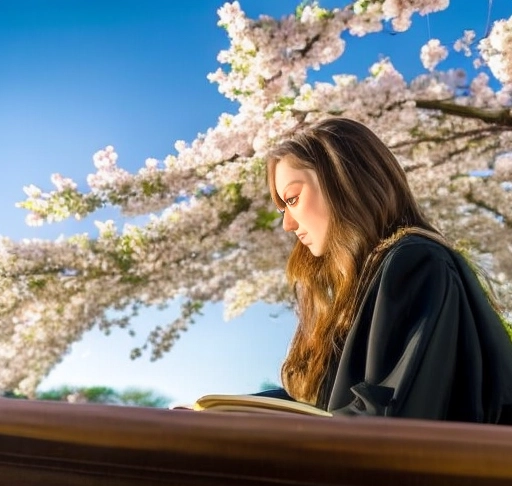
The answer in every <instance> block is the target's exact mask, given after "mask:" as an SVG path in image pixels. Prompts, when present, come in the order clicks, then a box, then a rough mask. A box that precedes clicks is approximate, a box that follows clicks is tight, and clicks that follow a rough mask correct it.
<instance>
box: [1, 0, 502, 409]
mask: <svg viewBox="0 0 512 486" xmlns="http://www.w3.org/2000/svg"><path fill="white" fill-rule="evenodd" d="M222 3H223V2H222V1H220V0H200V1H196V2H182V1H177V0H1V1H0V107H1V109H0V167H1V169H2V177H0V205H1V207H2V211H0V234H2V235H5V236H8V237H10V238H13V239H20V238H25V237H28V238H31V237H37V238H52V239H53V238H56V237H57V236H59V235H60V234H68V235H69V234H72V233H73V232H78V231H79V232H83V231H89V232H90V233H91V234H94V231H95V229H94V227H93V226H92V223H91V221H85V222H80V223H78V222H73V221H72V222H68V223H65V224H60V225H50V226H45V227H42V228H29V227H27V226H25V224H24V217H25V214H24V212H23V211H22V210H20V209H16V208H15V207H14V203H15V202H17V201H19V200H22V199H23V198H24V194H23V191H22V187H23V186H24V185H27V184H29V183H34V184H36V185H39V186H41V187H43V188H50V175H51V174H52V173H54V172H59V173H61V174H63V175H64V176H69V177H72V178H73V179H74V180H75V181H77V182H78V183H79V185H81V186H83V185H84V183H85V180H86V177H87V174H89V173H90V172H92V171H93V169H94V166H93V164H92V155H93V154H94V152H96V151H97V150H99V149H101V148H103V147H104V146H106V145H109V144H111V145H114V146H115V148H116V151H117V152H118V153H119V164H120V165H121V166H122V167H124V168H127V169H128V170H130V169H131V170H132V171H133V170H136V169H138V168H139V167H140V166H141V165H142V164H143V163H144V160H145V159H146V158H147V157H155V158H159V159H162V158H164V157H165V156H166V155H167V154H169V153H172V152H173V146H174V142H175V141H176V140H179V139H183V140H186V141H192V140H193V139H194V138H195V136H196V135H197V133H198V132H204V131H206V130H207V128H208V127H210V126H214V125H215V124H216V120H217V118H218V116H219V115H220V114H221V113H222V112H223V111H235V110H236V106H234V105H233V104H231V103H230V102H229V101H228V100H226V99H225V98H223V97H222V95H220V94H219V93H218V92H217V87H216V85H213V84H210V83H209V82H208V81H207V79H206V75H207V73H209V72H211V71H214V70H215V69H216V68H217V67H218V63H217V61H216V56H217V53H218V51H219V50H220V49H222V48H225V47H227V46H228V41H227V37H226V35H225V32H224V31H223V30H222V29H221V28H219V27H217V25H216V23H217V20H218V18H217V14H216V10H217V9H218V8H219V7H220V6H221V5H222ZM240 3H241V5H242V8H243V9H244V10H245V11H246V12H247V13H248V15H249V16H250V17H255V16H257V15H259V14H262V13H265V14H269V15H273V16H276V15H277V16H281V15H283V14H286V13H290V12H292V11H293V10H294V8H295V6H296V5H297V3H298V1H290V0H280V1H275V0H245V1H244V0H241V2H240ZM340 3H343V2H338V1H336V0H329V1H324V2H321V4H322V5H324V6H326V7H332V6H335V5H339V4H340ZM487 8H488V2H487V0H473V1H472V2H467V1H466V0H456V1H454V2H452V6H451V7H450V9H449V10H448V11H447V12H446V13H444V14H441V15H435V16H431V17H430V19H427V18H420V19H418V21H417V23H416V25H415V28H414V29H412V30H411V31H409V32H407V33H405V34H400V35H391V34H390V33H389V32H384V33H381V34H376V35H372V36H368V37H366V38H363V39H355V40H350V39H349V42H348V45H347V52H346V54H345V55H344V56H343V57H342V58H341V59H340V60H339V61H338V62H337V63H336V65H334V66H329V67H327V68H326V69H323V70H321V71H320V72H319V73H314V79H322V80H328V79H330V75H332V74H333V73H336V72H350V73H354V74H357V75H358V76H365V75H366V73H367V69H368V67H369V66H370V65H371V64H372V63H373V62H374V61H376V60H377V59H378V58H379V56H389V57H391V59H392V61H393V62H394V64H395V65H396V66H397V67H398V68H399V69H400V70H402V72H403V73H404V74H405V75H406V76H407V77H411V76H413V75H416V74H419V73H421V72H423V68H422V67H421V64H420V61H419V56H418V52H419V48H420V46H421V45H422V44H424V43H425V42H426V41H427V40H428V39H429V37H439V38H441V39H442V40H444V41H446V42H453V41H454V40H455V39H456V38H458V37H459V36H460V35H461V34H462V31H463V29H464V28H474V29H476V31H477V35H479V36H480V35H482V34H483V32H484V30H485V27H486V19H487ZM511 13H512V6H511V4H510V0H495V1H494V2H492V14H493V17H494V18H497V17H509V16H510V14H511ZM463 61H464V59H463V58H462V57H461V56H458V57H455V62H456V63H457V64H458V65H459V64H461V62H463ZM440 67H441V68H443V67H444V65H441V66H440ZM104 214H108V215H111V212H108V211H107V212H105V213H104ZM174 312H175V310H174ZM274 314H277V315H278V317H275V316H274ZM172 315H173V309H172V308H171V309H170V310H168V311H166V312H165V313H163V312H157V311H149V312H147V313H145V314H144V315H142V316H140V317H139V319H138V322H137V329H139V331H140V332H139V334H140V335H141V336H142V335H143V328H144V326H146V325H151V324H152V323H165V322H167V321H168V320H169V319H172ZM293 326H294V319H293V316H292V315H290V313H287V312H285V311H284V310H283V309H281V308H279V307H269V306H264V305H261V304H260V305H256V306H254V307H253V308H251V309H249V310H248V311H247V312H246V313H245V314H244V315H243V316H242V317H241V318H239V319H236V320H233V321H230V322H227V323H226V322H224V321H223V320H222V308H221V306H220V305H212V306H208V307H207V309H206V312H205V315H204V316H203V317H202V318H201V319H199V320H198V321H197V323H196V324H195V326H193V328H192V329H191V330H190V331H189V332H187V333H185V334H184V335H183V336H182V339H180V341H179V342H178V344H177V345H176V346H175V348H174V349H173V350H172V351H171V352H170V353H169V355H168V356H167V357H166V358H164V359H163V360H160V361H159V362H156V363H150V362H149V360H148V358H147V357H146V356H145V357H143V358H141V359H139V360H136V361H130V360H129V358H128V356H129V351H130V349H131V348H132V347H133V346H134V345H135V344H137V342H136V339H135V340H134V338H131V337H129V336H128V335H127V334H126V333H124V332H122V331H118V332H114V333H113V334H112V335H111V336H109V337H104V336H103V335H101V334H100V333H99V332H97V331H92V332H90V333H89V334H87V335H86V336H85V338H84V339H83V340H82V341H81V342H80V343H77V344H75V345H74V346H73V349H72V351H71V353H70V354H68V355H67V356H66V357H65V358H64V360H63V361H62V363H60V364H59V365H58V366H56V368H55V369H54V370H53V372H52V373H51V374H50V375H49V377H48V378H47V379H46V380H45V381H44V382H43V384H42V388H48V387H50V386H56V385H60V384H64V383H67V384H78V385H108V386H115V387H119V388H123V387H126V386H129V385H134V386H139V387H149V388H153V389H155V390H157V391H160V392H162V393H165V394H167V395H168V396H170V397H172V398H174V399H175V400H176V401H178V402H190V401H192V400H193V399H194V398H195V397H197V396H199V395H202V394H204V393H209V392H227V393H228V392H229V393H236V392H239V393H245V392H251V391H257V389H258V388H259V386H260V384H261V383H262V382H263V381H265V380H270V381H274V382H275V381H277V380H278V376H279V367H280V363H281V361H282V359H283V357H284V355H285V353H286V348H287V346H288V341H289V339H290V337H291V334H292V332H293Z"/></svg>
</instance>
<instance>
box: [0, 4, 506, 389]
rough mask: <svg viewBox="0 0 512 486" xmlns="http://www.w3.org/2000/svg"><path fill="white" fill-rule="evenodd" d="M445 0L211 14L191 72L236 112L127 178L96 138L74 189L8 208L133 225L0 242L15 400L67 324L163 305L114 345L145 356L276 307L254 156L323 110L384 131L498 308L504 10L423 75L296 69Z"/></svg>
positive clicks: (1, 381) (277, 276)
mask: <svg viewBox="0 0 512 486" xmlns="http://www.w3.org/2000/svg"><path fill="white" fill-rule="evenodd" d="M344 4H346V2H344ZM448 4H449V0H410V1H407V2H406V1H403V0H357V1H355V2H354V3H352V4H350V5H348V6H347V5H345V6H343V7H340V8H337V9H333V10H326V9H323V8H322V7H321V6H320V5H318V4H316V3H313V2H304V3H302V4H301V5H300V6H299V7H298V8H297V10H296V12H295V13H293V14H291V15H289V16H287V17H283V18H281V19H274V18H271V17H267V16H261V17H259V18H258V19H255V20H253V19H249V18H247V17H246V16H245V14H244V13H243V11H242V10H241V7H240V5H239V4H238V2H233V3H231V4H225V5H224V6H223V7H222V8H220V9H219V11H218V13H219V17H220V20H219V25H220V26H221V27H223V28H225V29H226V32H227V35H228V36H229V40H230V46H229V48H228V49H226V50H224V51H222V52H220V54H219V56H218V60H219V62H220V63H221V64H222V65H223V66H225V67H224V68H219V69H218V70H217V71H216V72H215V73H212V74H210V75H209V79H210V81H212V82H214V83H217V84H218V88H219V91H220V92H221V93H222V94H223V95H225V96H226V97H227V98H229V99H230V100H232V101H233V102H235V104H236V106H237V111H236V113H234V114H226V113H224V114H221V115H220V116H219V119H218V124H217V126H215V127H213V128H210V129H208V130H206V131H205V133H203V134H200V135H198V137H197V138H196V139H195V140H194V141H193V142H192V143H189V144H187V143H185V142H182V141H179V142H177V143H176V144H175V149H176V151H175V153H174V154H172V155H169V156H168V157H167V158H166V159H165V160H163V161H159V160H155V159H148V160H146V161H145V164H144V166H143V167H142V168H141V169H140V170H139V171H138V172H137V173H133V174H131V173H128V172H126V171H125V170H123V169H122V168H120V167H119V166H118V165H117V154H116V152H115V150H114V148H113V147H111V146H109V147H106V148H105V149H103V150H100V151H99V152H97V153H96V154H95V155H94V165H95V168H96V171H95V172H94V173H93V174H91V175H90V176H89V177H88V185H89V188H88V190H86V191H79V190H78V189H77V185H76V184H75V183H74V182H73V181H72V180H70V179H67V178H65V177H63V176H61V175H58V174H54V175H53V176H52V182H53V184H54V186H55V187H54V189H53V190H51V191H48V192H45V191H43V190H42V189H40V188H38V187H35V186H28V187H26V188H25V191H26V193H27V199H26V200H25V201H23V202H22V203H20V204H19V205H20V206H21V207H22V208H25V209H27V210H28V211H29V213H30V214H29V216H28V217H27V222H28V223H29V224H32V225H40V224H43V223H49V222H56V221H61V220H64V219H66V218H73V217H74V218H77V219H80V218H84V217H86V216H88V215H90V214H94V213H95V211H97V210H98V209H100V208H103V207H105V206H115V207H117V208H119V209H120V210H121V211H122V213H123V214H124V215H127V216H137V217H140V216H142V215H145V216H146V218H147V219H146V220H145V222H144V223H142V224H138V225H134V224H126V225H124V227H122V228H117V227H116V224H115V223H114V222H113V221H103V222H97V223H96V224H97V226H98V229H99V232H98V236H97V237H96V238H91V237H90V236H88V235H87V234H77V235H75V236H73V237H70V238H67V239H58V240H57V241H42V240H30V241H21V242H15V241H11V240H9V239H7V238H2V239H1V242H0V273H1V279H0V300H1V306H0V319H1V327H0V343H1V344H0V363H1V366H0V388H4V389H12V390H18V391H19V392H20V393H27V394H33V393H34V390H35V388H36V386H37V384H38V383H39V382H40V381H41V379H42V378H43V377H44V376H45V375H46V374H47V373H48V372H49V370H50V369H51V368H52V367H53V366H54V365H55V364H56V363H57V362H58V361H59V360H60V359H61V358H62V356H63V355H64V354H65V353H66V352H67V350H68V349H69V347H70V345H71V344H72V343H73V342H75V341H77V340H78V339H80V338H81V336H82V334H83V333H84V332H85V331H87V330H89V329H91V328H92V327H93V326H99V327H101V328H103V329H105V330H108V329H109V328H110V327H112V326H121V327H127V328H128V329H129V326H130V319H131V317H132V316H133V315H135V314H136V313H137V312H138V311H139V309H141V308H143V307H146V306H153V305H160V306H165V305H166V303H168V302H170V301H171V300H173V299H179V301H180V302H181V315H180V316H179V317H178V318H177V319H176V320H174V321H172V322H169V324H168V325H166V326H157V327H155V328H152V329H148V336H147V341H146V343H145V344H144V345H143V346H141V347H140V348H138V349H134V350H133V352H132V357H137V356H139V355H140V354H141V353H144V352H148V353H150V354H151V357H152V359H158V358H159V357H161V356H162V355H163V354H164V353H166V352H167V351H169V349H170V348H171V347H172V345H173V343H174V342H175V340H176V338H177V337H178V336H179V335H180V334H181V333H182V332H183V331H185V330H186V329H187V327H188V326H189V325H190V324H191V323H192V322H193V321H194V317H195V316H196V315H197V314H198V313H200V312H201V308H202V306H203V304H204V303H205V302H215V301H223V302H224V305H225V315H226V318H230V317H233V316H235V315H237V314H239V313H241V312H243V310H244V309H246V308H247V307H248V306H250V305H251V304H253V303H254V302H257V301H264V302H268V303H275V302H285V303H286V302H290V298H291V297H290V293H289V290H288V289H287V287H286V283H285V279H284V272H283V269H284V266H285V262H286V257H287V254H288V251H289V249H290V246H291V244H292V240H291V239H290V236H289V235H287V234H285V233H284V232H283V231H282V229H281V227H280V219H279V214H278V213H277V212H276V210H275V208H274V207H273V205H272V203H271V201H270V199H269V196H268V192H267V189H266V185H265V178H264V170H265V169H264V165H265V164H264V159H265V154H266V152H267V150H268V149H269V148H270V147H272V146H273V145H274V144H275V143H277V142H279V141H280V140H281V139H282V138H283V137H285V136H287V135H288V134H289V133H290V132H291V131H293V130H294V128H296V127H297V126H298V125H304V124H309V123H312V122H314V121H317V120H319V119H321V118H324V117H327V116H332V115H343V116H346V117H349V118H354V119H357V120H359V121H361V122H363V123H365V124H367V125H368V126H369V127H371V128H372V129H373V130H374V131H375V132H376V133H377V134H378V135H379V136H380V137H381V138H383V139H384V141H385V142H386V143H387V144H388V145H389V146H390V148H391V149H392V150H393V152H394V153H395V154H396V155H397V157H398V158H399V160H400V162H401V163H402V164H403V167H404V169H405V170H406V172H407V174H408V177H409V180H410V183H411V185H412V187H413V190H414V192H415V194H416V196H417V197H418V199H419V201H420V202H421V204H422V205H423V207H424V209H425V211H426V212H427V213H428V214H429V216H430V217H431V218H432V219H433V221H434V222H435V223H436V224H437V225H438V227H439V228H441V229H442V230H443V231H444V232H445V233H446V234H447V235H448V236H449V237H450V238H452V239H453V240H454V241H460V242H462V243H463V244H465V245H466V246H467V247H468V248H471V256H472V258H474V259H475V260H476V261H477V262H478V263H479V264H480V265H482V266H484V267H485V269H486V270H487V272H488V273H489V276H490V278H491V280H492V282H493V284H494V288H495V291H496V293H497V295H498V298H499V299H500V301H501V302H502V303H503V305H504V308H505V310H506V311H508V312H510V310H512V285H511V283H510V282H511V281H512V112H511V107H512V17H510V18H508V19H502V20H499V21H497V22H495V23H494V24H492V25H491V26H490V28H489V31H488V33H487V35H486V37H485V38H482V39H478V38H477V37H476V35H475V32H473V31H465V32H464V33H461V36H460V38H459V39H458V40H457V41H456V42H454V43H453V44H452V45H442V44H441V42H440V41H439V40H437V39H425V41H426V43H425V45H424V47H423V48H422V49H421V52H419V53H418V55H419V56H420V57H421V60H422V63H423V65H424V67H425V71H424V72H423V73H421V74H420V75H418V76H417V77H416V78H414V79H412V80H406V79H405V78H404V76H403V75H402V74H401V73H400V72H398V71H397V70H396V69H395V67H394V66H393V63H392V59H381V60H380V61H378V62H376V63H375V64H373V65H371V66H369V74H368V76H367V77H366V78H364V79H358V78H357V77H355V76H353V75H348V74H343V73H340V74H338V75H336V76H333V79H332V82H317V83H310V72H311V70H315V69H319V68H320V67H321V66H323V65H326V64H328V63H332V62H333V61H335V60H337V59H338V58H339V57H340V56H342V54H343V52H344V49H345V40H344V39H345V38H348V37H350V36H352V37H351V42H353V39H355V40H356V42H357V37H360V36H364V35H368V34H371V33H373V32H379V31H381V30H382V29H383V28H384V27H385V28H391V29H393V30H394V31H396V32H402V31H405V30H407V29H408V28H409V27H410V25H411V22H412V21H414V20H415V19H416V18H418V16H422V15H427V14H432V15H434V14H435V13H436V12H438V11H441V10H443V9H445V8H446V7H447V6H448ZM342 34H343V37H342ZM347 36H348V37H347ZM454 51H458V52H461V53H463V54H464V55H465V56H468V57H469V58H471V59H472V60H473V62H474V66H475V69H476V71H475V73H476V74H474V75H472V76H471V77H469V76H468V75H467V73H465V72H464V71H463V70H462V69H450V70H447V71H439V70H437V69H436V67H437V65H438V63H439V62H440V61H441V60H443V59H445V58H446V57H447V56H449V55H452V54H453V52H454ZM496 86H497V87H496ZM138 219H140V218H138ZM114 311H120V312H115V313H114ZM119 316H121V317H119Z"/></svg>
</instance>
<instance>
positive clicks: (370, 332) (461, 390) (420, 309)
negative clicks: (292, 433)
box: [318, 235, 512, 423]
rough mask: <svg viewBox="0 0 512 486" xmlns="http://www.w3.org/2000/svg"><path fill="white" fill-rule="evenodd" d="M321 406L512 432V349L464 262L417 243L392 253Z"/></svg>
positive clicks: (405, 242) (426, 242)
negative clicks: (498, 426)
mask: <svg viewBox="0 0 512 486" xmlns="http://www.w3.org/2000/svg"><path fill="white" fill-rule="evenodd" d="M318 406H319V407H321V408H324V409H327V410H329V411H332V412H333V413H335V414H337V413H340V414H368V415H384V416H394V417H410V418H424V419H438V420H456V421H466V422H486V423H512V421H511V417H512V414H511V410H512V342H511V340H510V338H509V336H508V334H507V332H506V331H505V328H504V324H503V323H502V322H500V319H499V317H498V316H497V314H496V313H495V312H494V310H493V308H492V307H491V305H490V304H489V301H488V298H487V296H486V294H485V293H484V291H483V289H482V287H481V285H480V283H479V282H478V279H477V277H476V276H475V274H474V273H473V271H472V270H471V269H470V268H469V266H468V265H467V263H466V261H465V260H464V258H463V257H462V256H460V255H459V254H458V253H456V252H454V251H452V250H449V249H447V248H446V247H444V246H442V245H440V244H439V243H436V242H435V241H432V240H430V239H427V238H425V237H421V236H417V235H409V236H406V237H404V238H402V239H401V240H399V241H398V243H396V244H395V246H393V247H392V248H391V250H389V253H388V254H387V255H386V257H385V258H384V260H383V263H382V264H381V266H380V267H379V271H378V273H377V276H376V279H375V280H374V282H373V284H372V285H371V287H370V289H369V290H368V292H367V294H366V296H365V297H364V300H363V302H362V306H361V308H360V311H359V313H358V315H357V316H356V319H355V322H354V324H353V327H352V328H351V330H350V332H349V334H348V336H347V339H346V342H345V345H344V348H343V352H342V354H341V357H340V359H338V360H332V363H331V366H330V368H329V370H328V372H327V375H326V377H325V380H324V382H323V385H322V387H321V390H320V395H319V402H318Z"/></svg>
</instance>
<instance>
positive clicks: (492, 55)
mask: <svg viewBox="0 0 512 486" xmlns="http://www.w3.org/2000/svg"><path fill="white" fill-rule="evenodd" d="M478 48H479V50H480V54H481V56H482V57H483V59H484V60H485V62H486V63H487V65H488V66H489V68H490V70H491V71H492V73H493V74H494V76H496V78H497V79H498V80H499V81H501V82H502V83H503V84H512V59H511V55H510V53H511V52H512V16H511V17H509V18H508V19H507V20H505V19H503V20H498V21H496V22H495V23H494V25H493V27H492V29H491V32H490V33H489V35H488V36H487V37H486V38H485V39H482V40H481V41H480V43H479V44H478Z"/></svg>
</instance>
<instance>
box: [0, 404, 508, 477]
mask: <svg viewBox="0 0 512 486" xmlns="http://www.w3.org/2000/svg"><path fill="white" fill-rule="evenodd" d="M0 484H1V485H9V486H11V485H16V486H18V485H19V486H25V485H51V486H54V485H77V486H96V485H109V486H121V485H123V486H124V485H130V486H131V485H136V484H137V485H144V486H145V485H149V486H152V485H165V484H167V485H180V486H181V485H184V486H187V485H227V486H230V485H236V486H244V485H251V486H255V485H351V486H357V485H372V486H374V485H376V486H377V485H382V486H385V485H393V486H401V485H417V486H421V485H436V486H438V485H464V486H467V485H482V486H483V485H485V486H493V485H509V484H512V427H511V428H508V427H500V426H484V425H472V424H458V423H440V422H432V421H417V420H399V419H383V418H362V417H361V418H359V417H355V418H343V417H342V418H319V417H302V416H297V415H263V414H241V413H212V412H190V411H170V410H162V409H160V410H156V409H145V408H128V407H116V406H105V405H78V404H67V403H58V402H31V401H24V400H13V399H0Z"/></svg>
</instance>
